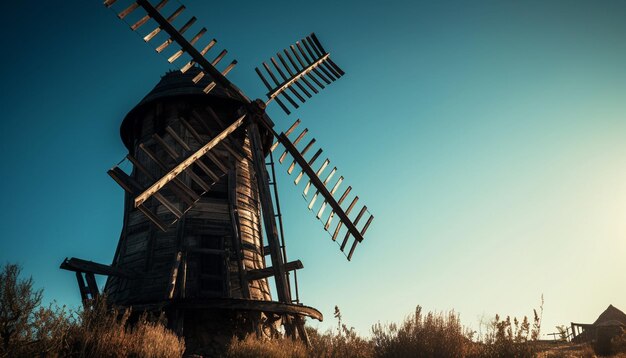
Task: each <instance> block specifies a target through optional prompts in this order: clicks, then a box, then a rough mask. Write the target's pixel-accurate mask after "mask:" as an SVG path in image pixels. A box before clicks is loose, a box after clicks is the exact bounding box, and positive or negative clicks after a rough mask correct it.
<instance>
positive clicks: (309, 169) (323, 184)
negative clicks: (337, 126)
mask: <svg viewBox="0 0 626 358" xmlns="http://www.w3.org/2000/svg"><path fill="white" fill-rule="evenodd" d="M298 124H300V120H299V119H298V120H297V121H296V122H295V123H294V124H293V125H292V126H291V127H290V128H289V130H288V131H287V133H281V134H278V135H276V138H277V140H278V141H277V143H280V144H282V145H283V146H284V147H285V152H284V153H283V154H282V155H281V160H280V161H281V162H282V160H283V159H284V158H285V156H286V155H287V153H288V154H289V155H291V157H292V158H293V162H292V163H291V165H290V166H289V168H288V169H287V172H288V173H289V174H291V173H293V169H294V168H295V165H296V164H297V165H298V166H299V167H300V169H301V171H300V173H299V174H298V175H296V178H295V180H294V184H295V185H298V184H299V183H300V182H302V178H303V177H304V176H305V175H306V177H307V178H308V181H307V184H306V185H305V188H304V192H303V195H304V197H305V199H306V200H307V201H309V204H308V208H309V210H312V209H313V207H314V206H315V203H316V201H317V199H318V197H320V196H321V199H320V200H319V201H321V202H322V203H321V205H320V206H319V209H317V210H316V212H317V214H316V217H317V218H318V219H320V220H321V221H322V222H323V223H324V229H325V230H327V231H328V230H329V229H330V227H331V226H332V225H333V218H334V217H335V216H336V217H337V219H338V220H337V224H336V226H335V227H334V230H332V232H333V234H332V240H333V241H336V240H337V238H338V237H339V234H340V233H341V232H342V228H345V230H344V231H345V234H344V237H343V239H342V241H341V244H340V249H341V251H342V252H344V253H345V249H346V248H347V245H348V242H349V240H350V238H351V237H352V238H353V241H352V245H351V246H350V249H349V251H348V253H347V257H348V260H351V259H352V255H353V254H354V250H355V249H356V246H357V244H358V243H360V242H362V241H363V237H364V235H365V233H366V232H367V230H368V228H369V226H370V224H371V223H372V221H373V220H374V216H373V215H371V214H370V213H369V212H368V210H367V206H363V207H361V209H360V210H359V212H358V214H357V215H356V216H355V217H354V219H351V218H350V214H351V212H352V211H353V209H354V208H355V206H356V205H357V203H358V201H359V197H358V196H354V198H353V199H352V201H351V203H350V205H348V207H347V208H346V209H344V208H343V207H342V204H343V203H344V202H345V199H346V198H347V197H348V195H349V194H350V193H351V191H352V187H350V186H349V187H347V188H346V189H345V191H344V192H343V194H342V195H341V197H340V198H339V199H335V194H336V193H337V190H338V189H339V187H340V185H341V184H342V183H343V180H344V178H343V176H341V177H339V178H338V179H337V181H336V182H335V184H333V185H332V186H329V185H330V183H331V182H332V179H333V177H334V175H335V173H336V171H337V168H336V167H334V168H333V169H332V170H330V172H329V173H328V174H326V176H325V179H321V177H320V176H322V174H324V172H325V170H326V169H327V168H329V164H330V160H329V159H326V160H324V161H323V162H322V164H321V165H319V168H318V169H317V170H315V169H313V168H314V166H316V164H315V162H316V160H317V159H318V158H319V157H320V155H321V153H322V149H318V150H317V151H316V152H315V154H313V155H312V156H311V158H310V159H308V160H307V159H305V154H306V153H307V152H308V151H309V149H310V148H311V147H312V145H313V143H315V140H314V139H312V140H310V141H309V142H308V143H309V144H307V145H306V146H305V147H304V148H303V149H302V150H301V151H300V150H298V149H297V148H296V145H297V143H298V142H299V141H300V140H301V139H302V138H303V137H304V134H306V133H307V131H308V130H306V129H305V130H304V131H302V133H301V135H299V136H298V137H297V138H296V141H294V142H291V140H289V138H288V135H289V134H290V133H292V132H293V131H294V130H295V128H296V127H297V126H298ZM277 143H275V144H274V145H273V146H272V149H275V148H276V147H277ZM311 187H313V188H315V194H313V195H312V196H308V194H309V193H310V192H311ZM322 199H323V200H322ZM327 206H330V212H329V213H328V215H325V209H326V207H327ZM366 213H367V215H368V216H369V217H368V219H367V220H362V219H364V217H365V215H366ZM363 222H364V224H362V225H359V224H361V223H363ZM358 226H361V228H360V229H359V228H358ZM329 232H331V231H329Z"/></svg>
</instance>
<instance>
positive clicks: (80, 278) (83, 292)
mask: <svg viewBox="0 0 626 358" xmlns="http://www.w3.org/2000/svg"><path fill="white" fill-rule="evenodd" d="M76 281H78V289H79V290H80V298H81V300H82V301H83V305H84V304H86V303H87V293H88V292H87V286H85V280H84V279H83V273H82V272H79V271H76Z"/></svg>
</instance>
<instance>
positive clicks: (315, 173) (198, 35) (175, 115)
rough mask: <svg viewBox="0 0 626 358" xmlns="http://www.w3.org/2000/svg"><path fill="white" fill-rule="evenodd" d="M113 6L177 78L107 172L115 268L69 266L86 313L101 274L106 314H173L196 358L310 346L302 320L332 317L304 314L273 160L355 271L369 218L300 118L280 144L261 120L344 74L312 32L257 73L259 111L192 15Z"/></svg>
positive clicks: (138, 111)
mask: <svg viewBox="0 0 626 358" xmlns="http://www.w3.org/2000/svg"><path fill="white" fill-rule="evenodd" d="M104 5H105V6H106V7H107V8H110V9H113V10H114V11H115V12H116V14H117V16H118V17H119V18H120V19H122V20H123V21H125V22H126V23H127V24H128V25H129V26H130V28H131V29H132V30H133V31H135V32H139V33H141V36H142V37H143V40H144V41H145V42H147V43H149V44H153V45H154V47H155V50H156V51H157V52H158V53H160V54H166V52H168V51H169V54H166V55H165V56H166V58H167V60H168V62H169V63H177V64H178V63H181V64H182V66H180V71H171V72H169V73H167V74H165V75H164V76H163V77H162V79H161V81H160V82H159V83H158V84H157V86H156V87H155V88H154V89H153V90H152V91H151V92H150V93H149V94H148V95H147V96H146V97H145V98H144V99H143V100H142V101H141V102H140V103H139V104H138V105H137V106H136V107H135V108H134V109H132V110H131V111H130V112H129V113H128V115H127V116H126V118H125V119H124V120H123V122H122V125H121V129H120V132H121V137H122V141H123V142H124V144H125V146H126V147H127V149H128V151H129V153H128V155H127V156H126V157H125V158H124V159H123V160H122V161H121V162H120V163H118V164H117V165H115V166H114V167H113V168H111V169H110V170H109V171H108V174H109V175H110V176H111V177H112V178H113V179H114V180H115V181H116V182H117V183H118V184H119V185H120V186H121V187H122V188H123V189H124V190H125V192H126V194H125V204H124V208H125V211H124V223H123V228H122V233H121V235H120V240H119V243H118V247H117V250H116V253H115V256H114V259H113V264H112V265H104V264H98V263H94V262H91V261H85V260H81V259H77V258H71V259H66V260H65V261H64V262H63V263H62V264H61V268H63V269H67V270H70V271H74V272H75V273H76V277H77V280H78V284H79V289H80V293H81V297H82V299H83V301H84V302H87V301H89V300H93V299H96V298H97V297H98V295H99V289H98V287H97V284H96V281H95V278H94V275H96V274H97V275H106V276H108V279H107V282H106V286H105V288H104V292H105V293H106V294H107V297H108V300H109V302H111V303H113V304H115V305H118V306H123V307H133V308H134V309H135V311H137V310H139V311H141V310H148V311H158V310H163V311H165V312H166V314H167V316H168V320H169V324H170V325H171V326H172V328H173V329H175V330H176V331H177V332H178V333H179V334H181V335H184V336H185V338H186V341H187V344H188V347H189V346H191V347H194V348H192V349H194V350H197V351H199V352H200V351H203V352H205V353H206V352H207V351H208V350H210V348H207V347H210V346H219V345H220V344H223V343H224V342H223V340H224V339H228V338H230V337H231V336H232V335H233V334H240V335H241V334H247V333H250V332H255V333H256V334H258V335H262V334H267V335H280V334H282V333H283V332H284V334H286V335H288V336H291V337H293V338H300V339H302V340H305V341H307V336H306V332H305V330H304V317H310V318H314V319H318V320H322V318H323V317H322V314H321V313H320V312H319V311H318V310H316V309H314V308H312V307H308V306H304V305H303V304H301V303H300V298H299V293H298V286H297V276H296V270H298V269H301V268H303V264H302V262H300V260H295V261H288V260H287V252H286V246H285V240H284V234H283V222H282V215H281V212H280V202H279V197H278V188H277V184H276V176H275V172H274V164H275V161H274V153H277V151H278V152H280V151H282V153H281V154H280V155H277V157H278V162H279V163H284V164H285V165H287V163H289V165H288V166H287V172H288V174H290V175H292V174H293V175H294V176H295V180H294V184H295V185H296V186H298V185H300V186H303V187H304V188H303V196H304V198H305V199H306V202H307V208H308V209H309V210H311V211H312V212H313V214H314V215H315V217H316V218H317V219H319V220H320V221H321V223H322V226H323V229H324V230H325V231H327V232H328V233H329V234H330V236H331V240H332V241H335V242H337V243H338V245H339V247H340V250H341V251H342V252H344V254H346V257H347V259H348V260H350V259H351V258H352V256H353V254H354V251H355V249H356V247H357V245H358V244H359V243H361V242H362V241H363V237H364V235H365V233H366V231H367V229H368V228H369V226H370V224H371V223H372V220H373V218H374V217H373V215H371V214H370V213H369V211H368V210H367V207H366V206H364V205H363V206H361V207H360V209H357V207H358V205H360V203H359V197H358V196H356V195H354V193H353V192H352V187H351V186H345V185H343V186H342V184H344V177H343V176H339V175H337V172H338V170H337V167H334V166H331V163H330V160H329V159H325V160H318V159H321V158H323V157H322V149H317V150H314V149H313V148H314V147H315V143H316V140H315V139H310V140H308V139H307V140H305V137H306V135H307V134H308V129H306V128H304V129H301V127H300V126H299V125H300V124H301V121H300V119H298V120H296V121H295V122H294V123H293V124H292V125H291V126H289V127H288V129H287V130H285V131H284V132H281V133H278V132H277V130H276V126H275V124H274V122H273V121H272V120H271V119H270V117H269V116H268V114H267V113H266V112H265V109H266V107H267V105H269V104H271V103H272V102H275V103H276V104H277V105H278V106H279V107H280V108H281V109H282V110H283V111H284V112H285V114H286V115H289V114H290V112H291V110H292V109H294V108H298V107H299V103H300V104H301V103H304V102H305V101H306V99H307V98H310V97H312V96H313V95H315V94H317V93H319V92H320V90H321V89H324V88H325V87H326V86H328V85H329V84H331V83H332V82H334V81H335V80H337V79H338V78H340V77H341V76H343V75H344V72H343V71H342V70H341V69H340V68H339V67H338V66H337V65H336V64H335V63H334V62H333V61H332V60H331V58H330V56H329V53H328V52H327V51H326V50H325V49H324V47H323V46H322V44H321V42H320V41H319V40H318V38H317V36H316V35H315V34H311V35H309V36H306V37H305V38H304V39H302V40H300V41H298V42H296V43H295V44H293V45H291V46H289V47H288V48H286V49H284V50H283V51H282V52H278V53H277V54H276V56H275V57H272V58H271V59H270V61H269V64H268V63H265V62H264V63H263V64H262V67H261V68H256V69H255V70H256V73H257V75H258V76H259V78H260V80H261V82H262V83H263V84H264V86H265V87H266V89H267V99H266V100H261V99H256V100H251V99H249V98H248V97H247V96H246V95H245V94H244V93H243V92H242V91H241V90H240V89H239V88H238V87H237V86H235V85H234V84H233V83H232V82H231V81H230V80H228V79H227V78H226V75H227V74H228V73H229V72H230V71H231V70H232V69H233V68H234V67H235V65H236V64H237V61H236V60H232V61H231V62H230V63H229V64H227V65H226V66H224V65H223V60H224V58H225V57H226V55H227V51H226V50H222V51H221V52H218V51H217V50H215V47H216V43H217V41H216V40H215V39H212V40H209V41H205V37H204V35H205V34H206V32H207V29H206V28H204V27H202V28H199V29H197V30H193V29H194V25H195V23H196V18H195V17H191V18H190V19H189V20H187V21H180V20H181V14H182V13H183V11H184V10H185V6H183V5H180V4H178V3H174V2H169V1H168V0H160V1H159V2H158V3H157V4H156V5H154V4H152V3H151V2H149V1H148V0H137V1H128V0H105V1H104ZM189 33H193V36H186V34H189ZM218 68H222V69H221V70H219V69H218ZM279 148H280V150H279ZM311 154H312V155H311ZM288 158H289V159H288ZM124 165H128V166H132V169H131V170H130V171H129V170H126V171H125V170H124V169H123V168H124ZM331 167H332V168H331ZM296 172H297V174H296ZM268 256H269V262H268V260H266V258H267V257H268ZM270 262H271V264H270ZM270 278H273V280H274V283H275V293H276V296H277V300H275V301H274V300H272V298H271V294H270V289H269V283H268V279H270ZM281 327H282V328H281ZM220 337H221V338H220ZM220 340H222V341H220Z"/></svg>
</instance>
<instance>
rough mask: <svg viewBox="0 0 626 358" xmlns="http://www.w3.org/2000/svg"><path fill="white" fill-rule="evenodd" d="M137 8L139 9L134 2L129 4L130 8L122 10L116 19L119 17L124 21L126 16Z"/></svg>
mask: <svg viewBox="0 0 626 358" xmlns="http://www.w3.org/2000/svg"><path fill="white" fill-rule="evenodd" d="M138 7H139V4H138V3H136V2H133V3H132V4H130V6H128V7H127V8H126V9H124V10H123V11H122V12H120V13H119V14H117V17H119V18H120V19H124V18H125V17H126V16H128V14H130V13H131V12H133V11H135V9H137V8H138Z"/></svg>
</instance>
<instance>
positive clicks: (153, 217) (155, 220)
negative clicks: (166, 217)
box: [137, 204, 167, 232]
mask: <svg viewBox="0 0 626 358" xmlns="http://www.w3.org/2000/svg"><path fill="white" fill-rule="evenodd" d="M137 209H139V211H141V212H142V213H143V214H144V215H145V216H146V217H147V218H148V219H150V221H152V223H153V224H154V225H156V227H158V228H159V229H161V231H164V232H165V231H167V225H165V224H164V223H163V222H162V221H161V219H159V217H158V216H156V214H154V213H153V212H152V211H150V209H148V208H147V207H145V206H144V205H143V204H141V205H138V206H137Z"/></svg>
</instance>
